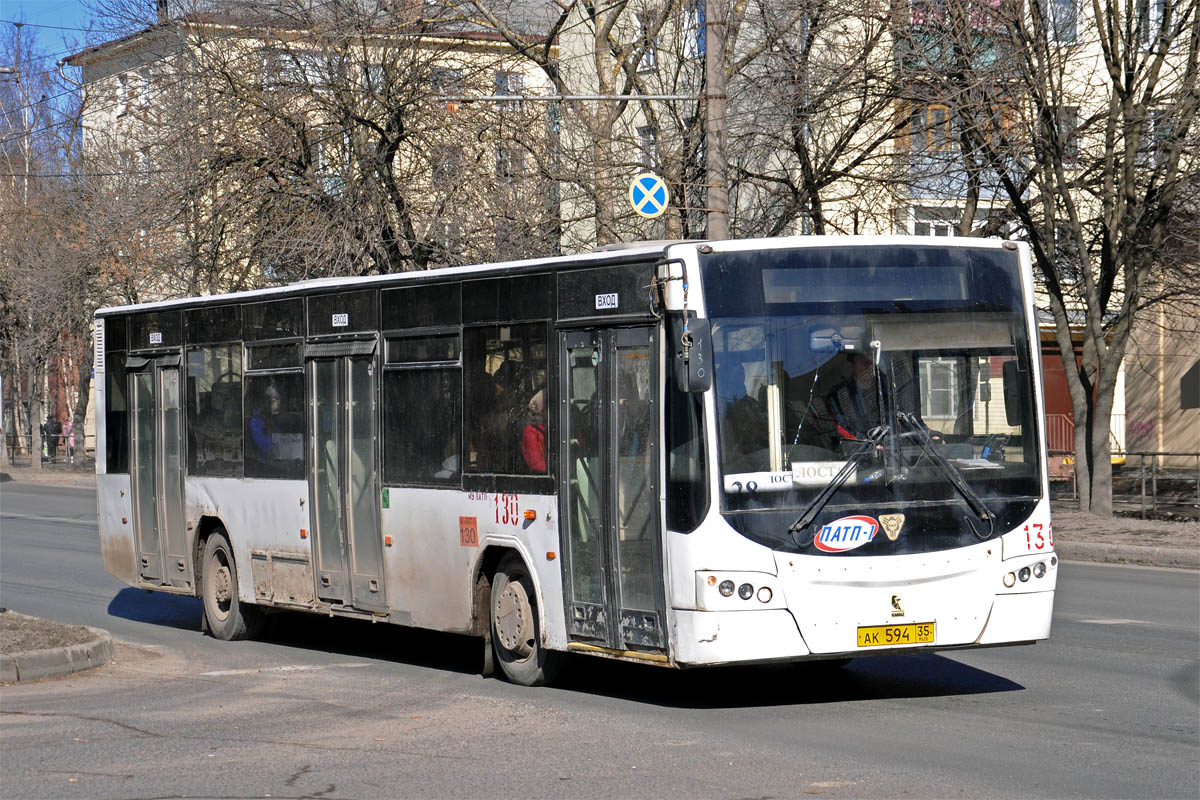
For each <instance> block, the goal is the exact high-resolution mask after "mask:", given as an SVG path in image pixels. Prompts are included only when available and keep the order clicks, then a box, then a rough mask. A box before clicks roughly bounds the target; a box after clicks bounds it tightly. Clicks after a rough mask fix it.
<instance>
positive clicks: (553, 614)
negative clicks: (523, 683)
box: [382, 487, 567, 649]
mask: <svg viewBox="0 0 1200 800" xmlns="http://www.w3.org/2000/svg"><path fill="white" fill-rule="evenodd" d="M387 492H388V507H387V508H384V509H383V510H382V523H383V535H384V537H385V539H384V542H385V547H384V563H385V569H386V573H387V581H388V584H387V591H388V599H389V605H390V607H391V609H392V613H393V614H394V615H395V616H396V617H397V621H398V622H402V623H403V624H411V625H413V626H416V627H419V628H429V629H432V630H439V631H456V632H466V631H469V630H470V627H471V615H472V607H471V602H472V598H473V596H474V586H475V571H476V569H477V565H478V563H479V558H480V553H481V552H482V551H483V550H484V549H485V548H487V547H489V546H498V547H510V548H513V549H515V550H517V551H518V552H520V553H521V554H522V556H523V557H524V558H525V561H526V563H527V564H528V565H529V568H530V570H531V571H532V573H533V576H534V580H535V582H536V583H537V586H536V587H535V588H536V589H537V591H538V595H539V597H540V598H541V602H540V603H539V607H540V611H541V621H542V632H543V636H542V638H543V641H544V642H545V643H546V645H547V646H548V647H550V648H552V649H565V648H566V642H567V640H566V624H565V622H564V620H563V602H562V572H561V561H560V560H559V558H558V556H559V552H560V548H559V544H558V541H559V539H558V523H557V511H556V509H557V503H556V499H555V498H554V497H553V496H544V495H506V494H497V493H488V492H471V493H466V492H459V491H450V490H444V489H404V488H396V487H390V488H389V489H387ZM526 511H532V512H533V516H534V518H533V519H532V520H530V519H525V512H526ZM386 537H391V541H392V544H391V545H390V546H386V542H387V538H386ZM548 553H554V557H553V558H550V557H548V556H547V554H548Z"/></svg>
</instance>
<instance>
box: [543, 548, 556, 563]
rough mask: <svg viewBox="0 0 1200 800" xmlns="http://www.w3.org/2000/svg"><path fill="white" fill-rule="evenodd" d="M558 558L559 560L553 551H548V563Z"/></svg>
mask: <svg viewBox="0 0 1200 800" xmlns="http://www.w3.org/2000/svg"><path fill="white" fill-rule="evenodd" d="M556 558H558V555H557V554H556V553H555V552H554V551H553V550H547V551H546V560H547V561H553V560H554V559H556Z"/></svg>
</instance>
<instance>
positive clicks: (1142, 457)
mask: <svg viewBox="0 0 1200 800" xmlns="http://www.w3.org/2000/svg"><path fill="white" fill-rule="evenodd" d="M1125 455H1126V458H1128V457H1129V456H1137V457H1138V473H1139V475H1140V476H1141V479H1142V519H1145V518H1146V457H1147V456H1150V510H1151V511H1157V510H1158V475H1159V472H1158V459H1159V457H1160V456H1169V457H1171V458H1194V459H1196V514H1197V517H1198V518H1200V453H1181V452H1179V451H1176V450H1146V451H1144V452H1138V453H1126V454H1125Z"/></svg>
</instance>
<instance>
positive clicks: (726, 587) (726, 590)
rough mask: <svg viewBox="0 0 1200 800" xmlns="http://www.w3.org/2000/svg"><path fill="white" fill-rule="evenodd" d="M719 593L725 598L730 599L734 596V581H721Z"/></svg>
mask: <svg viewBox="0 0 1200 800" xmlns="http://www.w3.org/2000/svg"><path fill="white" fill-rule="evenodd" d="M717 591H718V592H720V593H721V595H722V596H723V597H729V596H730V595H732V594H733V581H721V585H720V586H718V587H717Z"/></svg>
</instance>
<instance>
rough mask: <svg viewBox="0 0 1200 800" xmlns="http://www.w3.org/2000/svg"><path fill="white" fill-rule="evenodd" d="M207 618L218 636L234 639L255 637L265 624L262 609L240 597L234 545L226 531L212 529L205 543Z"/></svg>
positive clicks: (210, 627) (227, 639) (215, 635)
mask: <svg viewBox="0 0 1200 800" xmlns="http://www.w3.org/2000/svg"><path fill="white" fill-rule="evenodd" d="M203 575H204V598H203V599H204V618H205V620H206V621H207V622H208V629H209V631H211V632H212V635H213V636H214V637H216V638H217V639H224V640H226V641H233V640H235V639H247V638H251V637H253V636H254V635H255V634H257V633H258V631H259V630H260V629H261V628H262V622H263V616H262V611H260V610H259V609H257V608H254V607H252V606H248V605H245V604H243V603H242V602H241V601H240V600H239V599H238V591H237V586H238V579H237V564H235V563H234V560H233V548H232V547H230V546H229V539H227V538H226V537H225V534H223V533H216V532H214V533H212V534H211V535H209V537H208V539H207V541H205V543H204V573H203Z"/></svg>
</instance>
